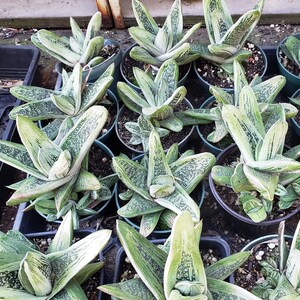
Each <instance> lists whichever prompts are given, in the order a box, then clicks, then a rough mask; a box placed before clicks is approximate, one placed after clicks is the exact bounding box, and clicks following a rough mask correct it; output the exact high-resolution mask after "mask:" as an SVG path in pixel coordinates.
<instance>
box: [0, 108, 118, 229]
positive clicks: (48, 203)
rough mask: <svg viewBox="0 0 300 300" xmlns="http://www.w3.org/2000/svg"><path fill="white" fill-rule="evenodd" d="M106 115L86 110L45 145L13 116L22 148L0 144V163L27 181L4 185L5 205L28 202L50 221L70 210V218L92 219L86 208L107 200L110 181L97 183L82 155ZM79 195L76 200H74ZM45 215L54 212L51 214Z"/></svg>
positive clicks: (23, 119) (32, 126)
mask: <svg viewBox="0 0 300 300" xmlns="http://www.w3.org/2000/svg"><path fill="white" fill-rule="evenodd" d="M107 115H108V112H107V110H106V108H104V107H102V106H93V107H91V108H89V109H87V110H86V111H85V112H84V113H83V114H82V116H81V117H80V118H79V119H78V120H77V121H76V122H75V124H74V126H71V127H70V129H69V130H68V131H67V132H66V133H65V134H63V137H62V138H61V139H60V140H59V141H58V140H56V142H53V141H51V140H50V139H49V138H48V137H47V136H46V135H45V134H44V133H43V132H42V131H41V130H40V129H39V128H38V127H37V126H36V125H35V124H34V123H33V122H32V121H31V120H29V119H28V118H26V117H23V116H17V128H18V132H19V136H20V138H21V141H22V143H23V145H22V144H17V143H13V142H7V141H0V160H1V161H3V162H4V163H7V164H9V165H11V166H13V167H15V168H17V169H19V170H21V171H24V172H26V173H27V174H28V175H30V176H29V177H28V178H26V179H25V180H22V181H19V182H17V183H15V184H12V185H10V186H9V187H10V188H11V189H13V190H15V192H14V193H13V194H12V196H11V197H10V198H9V200H8V201H7V205H17V204H20V203H22V202H26V201H29V200H33V202H32V204H31V205H30V206H29V208H32V207H35V208H36V209H37V210H38V211H41V212H43V213H45V214H47V215H50V216H51V218H52V220H53V218H55V219H56V218H60V217H61V216H62V215H64V214H66V213H67V211H68V210H72V211H73V213H74V216H73V217H74V219H75V218H78V215H88V214H95V211H94V210H91V209H90V208H88V207H89V205H90V204H91V202H93V201H95V200H101V199H102V198H101V197H103V199H104V200H107V197H108V192H109V195H110V196H111V193H110V190H109V188H108V186H109V183H110V181H111V180H110V179H113V178H107V179H106V178H103V179H101V182H100V181H99V179H98V178H97V177H96V176H94V175H93V174H92V173H90V172H88V170H87V161H86V160H87V158H86V156H87V153H88V151H89V150H90V147H91V145H92V144H93V142H94V140H95V139H96V137H97V136H98V134H99V132H100V131H101V129H102V127H103V125H104V124H105V122H106V118H107ZM78 193H79V194H78ZM80 193H81V194H83V196H82V198H80V197H79V198H78V195H80ZM98 198H99V199H98ZM51 209H52V210H51ZM49 211H52V212H53V211H54V214H51V213H49ZM53 215H54V216H53ZM77 226H78V225H77Z"/></svg>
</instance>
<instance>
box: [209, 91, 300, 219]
mask: <svg viewBox="0 0 300 300" xmlns="http://www.w3.org/2000/svg"><path fill="white" fill-rule="evenodd" d="M238 101H239V102H238V107H236V106H233V105H232V104H224V105H223V107H222V112H221V113H222V118H223V121H224V122H225V125H226V128H227V130H228V131H229V133H230V135H231V137H232V138H233V140H234V142H235V143H236V145H237V147H238V149H239V150H240V152H241V158H239V159H238V160H237V162H235V163H233V164H232V165H230V166H214V167H213V168H212V172H211V174H212V177H213V179H214V181H215V183H217V184H220V185H227V186H230V187H231V188H232V189H233V191H234V192H236V193H238V200H239V203H240V205H241V206H242V208H243V211H244V212H245V213H246V214H247V215H248V216H249V217H250V218H251V219H252V220H253V221H254V222H261V221H263V220H265V219H266V218H267V217H268V214H270V213H271V211H272V209H273V207H274V206H275V205H278V207H279V208H280V209H287V208H289V207H291V206H292V205H293V203H294V201H295V200H297V199H299V195H300V193H299V192H300V191H299V189H298V185H299V182H300V181H299V180H300V162H298V161H297V158H299V156H300V146H296V147H294V148H291V149H290V150H288V151H285V149H284V146H285V137H286V134H287V130H288V123H287V122H286V118H285V107H284V105H282V104H281V103H280V104H277V105H276V106H275V107H274V108H273V109H272V110H269V111H267V117H266V118H263V117H262V114H261V112H260V106H259V103H258V101H257V96H256V95H255V92H254V90H253V89H252V88H251V87H250V86H244V87H243V88H242V89H241V91H240V93H239V99H238ZM275 196H277V197H278V203H275V200H274V199H275V198H274V197H275Z"/></svg>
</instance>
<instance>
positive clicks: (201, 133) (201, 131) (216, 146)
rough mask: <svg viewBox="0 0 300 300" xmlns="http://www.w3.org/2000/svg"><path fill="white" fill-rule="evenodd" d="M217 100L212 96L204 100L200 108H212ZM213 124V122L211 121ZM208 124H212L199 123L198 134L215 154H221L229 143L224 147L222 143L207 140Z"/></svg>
mask: <svg viewBox="0 0 300 300" xmlns="http://www.w3.org/2000/svg"><path fill="white" fill-rule="evenodd" d="M214 102H215V97H214V96H211V97H209V98H208V99H207V100H205V101H204V102H203V104H202V105H201V106H200V108H211V107H212V106H213V104H214ZM211 124H213V123H211ZM207 126H210V124H204V125H197V126H196V130H197V133H198V135H199V136H200V138H201V140H202V141H203V143H204V145H205V147H206V148H207V150H208V151H209V152H211V153H212V154H214V155H219V154H220V153H221V151H222V150H223V149H225V148H226V147H227V146H228V145H226V146H225V147H223V148H222V145H220V143H215V144H214V143H211V142H209V141H208V140H207V138H206V134H204V132H206V129H207ZM231 143H233V141H230V142H229V144H231Z"/></svg>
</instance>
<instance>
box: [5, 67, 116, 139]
mask: <svg viewBox="0 0 300 300" xmlns="http://www.w3.org/2000/svg"><path fill="white" fill-rule="evenodd" d="M113 73H114V65H113V64H112V65H110V66H109V67H108V68H107V69H106V71H105V72H104V73H103V74H102V75H101V76H100V77H99V78H98V79H97V81H96V82H95V83H92V84H89V85H86V83H85V82H84V81H83V80H82V67H81V66H80V64H79V63H78V64H76V66H75V67H74V70H73V72H72V74H71V75H70V76H69V75H68V74H67V72H66V71H65V70H63V73H62V74H63V86H62V88H61V90H60V91H52V90H49V89H45V88H41V87H35V86H17V87H13V88H11V89H10V92H11V94H12V95H13V96H14V97H16V98H18V99H20V100H22V101H24V102H26V103H25V104H22V105H19V106H17V107H15V108H14V109H12V111H11V112H10V114H9V116H10V118H12V119H16V117H17V116H18V115H22V116H26V117H28V118H29V119H31V120H32V121H38V120H50V121H51V120H53V121H52V122H50V123H49V124H48V125H47V126H45V127H44V129H43V131H44V132H45V133H46V134H47V135H48V136H49V137H50V138H51V139H55V138H56V137H57V135H58V134H59V133H61V132H65V131H67V130H68V127H69V126H70V122H71V121H72V122H75V121H76V120H77V119H78V117H80V116H81V115H82V114H83V113H84V112H85V111H86V110H87V109H88V108H89V107H91V106H92V105H95V104H99V103H101V102H102V103H105V100H104V99H103V96H104V95H105V93H106V91H107V89H108V87H109V85H110V84H111V82H112V81H113ZM67 120H69V121H67Z"/></svg>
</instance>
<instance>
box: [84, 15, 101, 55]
mask: <svg viewBox="0 0 300 300" xmlns="http://www.w3.org/2000/svg"><path fill="white" fill-rule="evenodd" d="M101 24H102V15H101V13H100V12H99V11H97V12H96V13H95V14H94V15H93V16H92V17H91V19H90V21H89V24H88V27H87V29H86V33H85V38H84V42H83V46H82V51H83V52H84V51H85V50H86V49H87V47H88V46H89V43H90V41H91V40H92V39H93V38H94V37H96V36H98V35H99V33H100V28H101Z"/></svg>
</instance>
